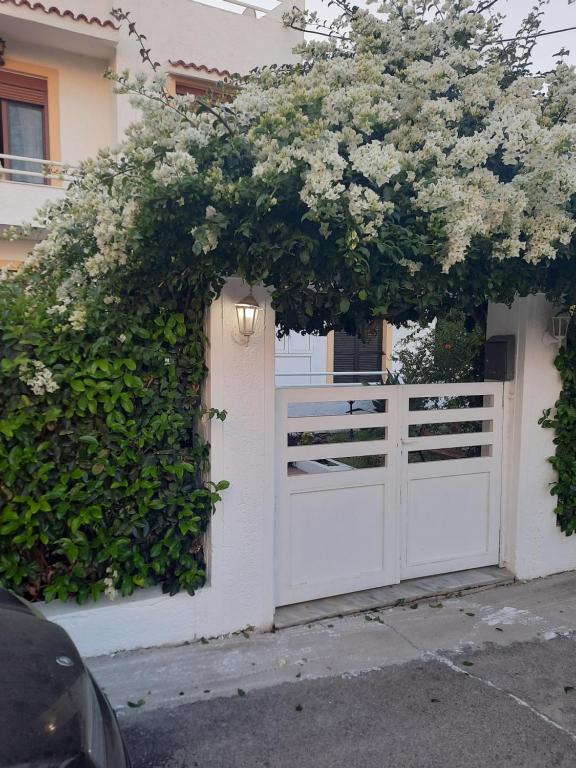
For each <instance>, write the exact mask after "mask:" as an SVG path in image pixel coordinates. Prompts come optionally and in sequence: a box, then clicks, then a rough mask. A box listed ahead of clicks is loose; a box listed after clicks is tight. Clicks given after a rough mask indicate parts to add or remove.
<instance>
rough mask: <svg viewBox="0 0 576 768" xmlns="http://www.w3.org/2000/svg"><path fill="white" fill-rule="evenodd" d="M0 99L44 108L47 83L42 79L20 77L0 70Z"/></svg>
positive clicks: (46, 101) (27, 76) (26, 76)
mask: <svg viewBox="0 0 576 768" xmlns="http://www.w3.org/2000/svg"><path fill="white" fill-rule="evenodd" d="M0 99H8V100H9V101H23V102H25V103H26V104H40V105H42V106H46V105H47V104H48V82H47V81H46V80H45V79H44V78H43V77H32V76H30V75H20V74H18V73H16V72H7V71H6V70H1V69H0Z"/></svg>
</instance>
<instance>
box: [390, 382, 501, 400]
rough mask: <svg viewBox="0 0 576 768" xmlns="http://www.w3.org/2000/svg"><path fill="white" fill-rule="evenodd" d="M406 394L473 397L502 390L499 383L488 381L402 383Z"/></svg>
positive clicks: (420, 396)
mask: <svg viewBox="0 0 576 768" xmlns="http://www.w3.org/2000/svg"><path fill="white" fill-rule="evenodd" d="M401 386H404V388H405V389H406V392H407V394H408V396H409V397H410V398H411V399H412V398H426V397H462V396H464V397H475V396H476V395H495V394H497V393H501V392H502V385H501V384H500V383H498V384H494V383H493V382H490V381H478V382H470V383H469V384H468V383H466V384H404V385H401Z"/></svg>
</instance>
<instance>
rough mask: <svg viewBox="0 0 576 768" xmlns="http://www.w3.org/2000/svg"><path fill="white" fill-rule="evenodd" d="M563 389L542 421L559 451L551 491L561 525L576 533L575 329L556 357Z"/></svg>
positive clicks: (552, 459) (555, 457)
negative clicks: (549, 430)
mask: <svg viewBox="0 0 576 768" xmlns="http://www.w3.org/2000/svg"><path fill="white" fill-rule="evenodd" d="M555 364H556V368H557V369H558V371H559V373H560V378H561V380H562V391H561V393H560V397H559V398H558V401H557V402H556V404H555V406H554V408H553V409H551V408H549V409H547V410H546V411H545V412H544V415H543V417H542V419H540V424H541V425H542V426H543V427H545V428H548V429H553V430H554V432H555V437H554V444H555V445H556V453H555V455H554V456H552V457H551V458H550V463H551V464H552V466H553V467H554V469H555V470H556V473H557V480H556V481H555V482H554V483H553V484H552V486H551V488H550V493H551V494H553V495H554V496H556V499H557V504H556V510H555V511H556V516H557V518H558V525H559V526H560V529H561V530H562V531H563V532H564V533H565V534H566V535H567V536H571V535H572V534H573V533H576V329H574V328H572V329H571V331H570V332H569V334H568V339H567V343H566V346H564V347H562V348H561V349H560V352H559V353H558V356H557V357H556V361H555Z"/></svg>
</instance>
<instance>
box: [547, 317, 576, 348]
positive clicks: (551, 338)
mask: <svg viewBox="0 0 576 768" xmlns="http://www.w3.org/2000/svg"><path fill="white" fill-rule="evenodd" d="M571 319H572V315H571V314H570V311H569V310H568V309H561V310H560V312H558V313H557V314H556V315H554V317H553V318H552V323H551V326H550V329H549V330H547V331H546V332H545V333H544V336H543V337H542V341H543V342H544V344H546V345H548V346H552V345H553V344H557V345H558V346H559V347H561V346H562V344H564V342H565V341H566V338H567V336H568V327H569V325H570V320H571Z"/></svg>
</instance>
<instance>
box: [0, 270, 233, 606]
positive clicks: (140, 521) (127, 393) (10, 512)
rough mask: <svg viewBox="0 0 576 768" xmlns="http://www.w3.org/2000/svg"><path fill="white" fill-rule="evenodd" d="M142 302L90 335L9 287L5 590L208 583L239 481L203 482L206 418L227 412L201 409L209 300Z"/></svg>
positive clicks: (4, 380) (1, 385)
mask: <svg viewBox="0 0 576 768" xmlns="http://www.w3.org/2000/svg"><path fill="white" fill-rule="evenodd" d="M132 306H133V307H136V308H135V309H134V310H133V311H131V312H129V313H127V312H126V311H125V310H124V311H119V310H118V308H115V310H114V312H110V311H109V308H106V307H105V306H103V307H102V309H101V311H100V312H99V313H97V314H94V310H93V311H92V312H93V314H92V322H91V325H90V328H91V329H92V330H90V329H87V330H86V331H83V332H82V333H81V334H79V333H78V332H75V331H73V330H71V329H70V327H69V326H64V325H63V324H62V326H61V327H59V325H58V323H59V320H58V318H57V316H54V315H50V314H49V313H47V312H46V309H47V306H46V305H44V306H43V305H42V304H41V303H39V301H38V298H37V297H36V298H35V299H34V300H33V301H32V300H31V299H30V298H29V297H28V295H27V293H26V291H25V290H24V288H23V285H21V284H20V283H19V282H18V281H12V280H10V281H5V282H3V283H1V284H0V360H1V363H0V390H1V392H2V397H1V401H0V478H1V480H0V583H2V584H3V585H4V586H7V587H10V588H12V589H14V590H15V591H16V592H18V593H19V594H21V595H24V596H25V597H27V598H30V599H41V598H42V599H46V600H50V599H52V598H59V599H61V600H66V599H70V598H75V599H77V600H78V601H80V602H82V601H84V600H86V599H87V598H89V597H90V596H92V597H94V598H96V597H97V596H98V595H100V594H101V593H103V592H107V593H108V594H109V595H114V594H115V593H116V591H119V592H120V593H122V594H130V593H131V592H132V591H133V590H134V588H136V587H144V586H147V585H152V584H156V583H161V584H162V586H163V589H164V590H165V591H169V592H171V593H175V592H177V591H178V590H179V589H185V590H187V591H188V592H190V593H192V592H193V591H194V590H195V589H196V588H197V587H198V586H200V585H201V584H202V583H203V581H204V555H203V549H202V534H203V532H204V531H205V530H206V527H207V524H208V521H209V518H210V515H211V512H212V510H213V505H214V503H215V502H216V501H217V500H218V498H219V495H218V492H219V491H220V490H222V489H223V488H224V487H226V483H224V482H222V483H220V484H218V485H216V486H214V485H210V484H206V483H205V482H204V480H203V478H204V476H205V474H206V472H207V469H208V458H209V446H208V444H207V443H206V442H205V441H204V440H203V439H202V438H201V437H200V434H201V430H199V429H198V427H199V420H201V419H202V418H205V417H207V416H210V415H218V416H219V417H220V418H224V414H222V413H215V412H213V413H211V414H205V412H204V411H203V408H202V402H201V388H202V384H203V381H204V377H205V363H204V345H205V339H204V331H203V315H204V311H205V306H204V303H203V301H198V302H196V303H193V302H192V303H189V306H188V307H187V311H186V312H185V313H183V312H181V311H180V312H179V311H176V308H177V306H176V302H175V301H174V300H171V298H170V297H169V296H162V295H155V296H154V297H148V298H147V299H145V298H144V296H143V295H140V296H139V297H137V300H136V297H135V301H134V302H133V304H132ZM154 307H156V308H154ZM43 366H46V368H47V369H48V370H49V371H50V372H51V373H52V377H53V378H50V375H49V374H46V373H45V371H44V368H43ZM51 390H52V391H51Z"/></svg>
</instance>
